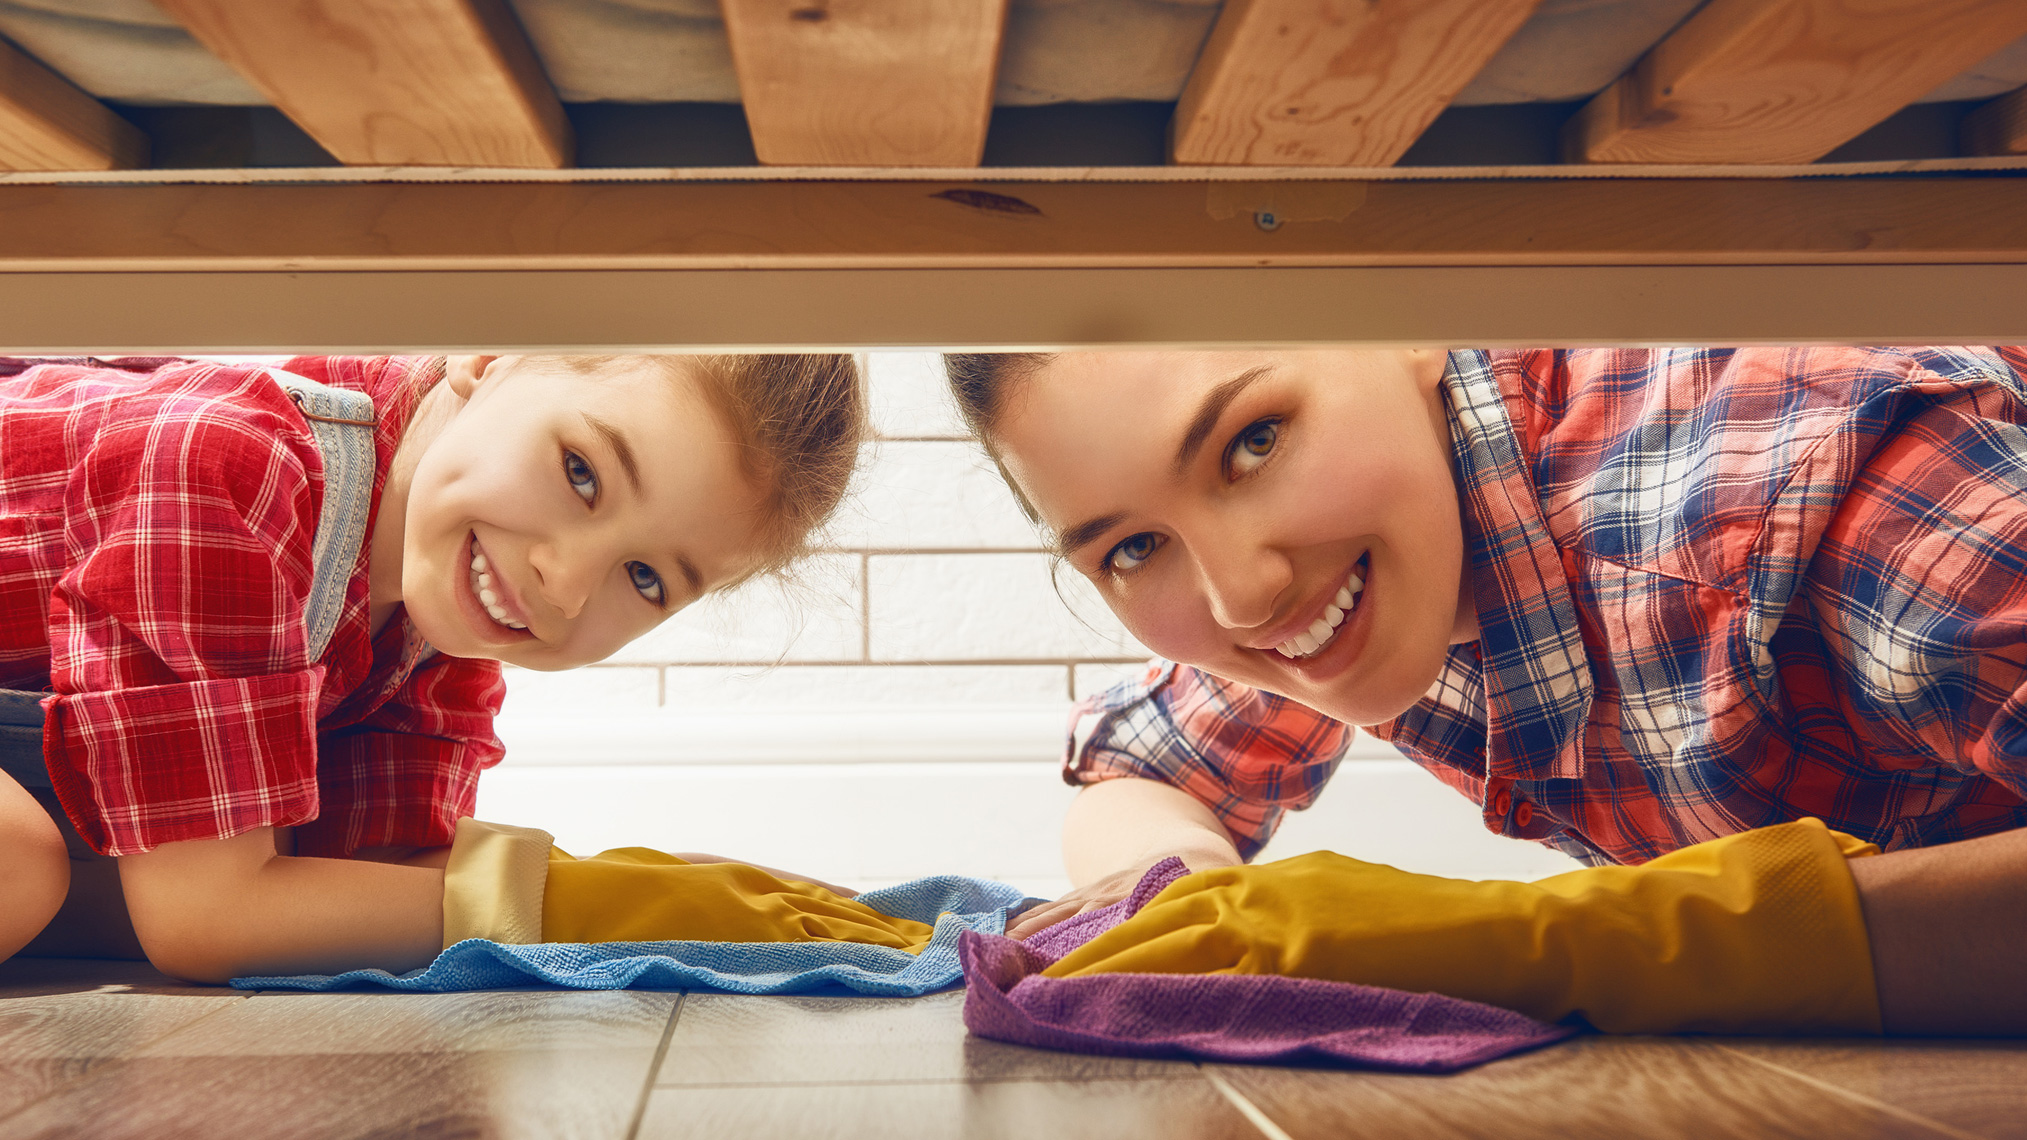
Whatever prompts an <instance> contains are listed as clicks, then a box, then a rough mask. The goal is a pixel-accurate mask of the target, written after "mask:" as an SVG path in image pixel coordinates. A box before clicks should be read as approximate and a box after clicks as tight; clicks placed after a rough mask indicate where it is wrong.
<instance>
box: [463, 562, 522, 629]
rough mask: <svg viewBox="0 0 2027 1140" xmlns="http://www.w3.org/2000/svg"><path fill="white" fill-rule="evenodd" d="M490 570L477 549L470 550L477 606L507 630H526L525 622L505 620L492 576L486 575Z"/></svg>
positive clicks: (505, 616) (503, 609) (490, 567)
mask: <svg viewBox="0 0 2027 1140" xmlns="http://www.w3.org/2000/svg"><path fill="white" fill-rule="evenodd" d="M491 569H492V566H491V564H490V563H488V562H487V561H486V556H485V555H483V554H481V553H479V551H478V548H477V547H476V546H474V547H473V548H472V593H474V594H477V595H478V598H479V604H480V605H482V606H484V607H485V610H486V616H487V617H490V618H492V619H493V620H494V621H496V622H499V623H500V624H501V625H504V626H506V627H507V628H508V629H527V628H528V625H527V623H526V622H518V621H509V620H507V610H506V607H504V606H502V605H500V595H499V592H498V591H496V590H494V589H493V576H492V574H490V573H488V571H489V570H491Z"/></svg>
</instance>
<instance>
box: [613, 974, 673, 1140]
mask: <svg viewBox="0 0 2027 1140" xmlns="http://www.w3.org/2000/svg"><path fill="white" fill-rule="evenodd" d="M689 996H690V995H688V994H681V993H679V994H677V995H676V1004H674V1005H672V1006H670V1007H669V1023H668V1024H667V1025H664V1026H662V1039H661V1040H660V1041H658V1042H656V1043H655V1055H654V1058H653V1059H652V1060H650V1061H649V1062H648V1076H647V1080H645V1081H643V1082H641V1090H640V1097H639V1099H637V1100H636V1101H634V1106H633V1119H632V1120H629V1121H627V1122H626V1131H625V1132H624V1133H622V1134H621V1135H623V1136H624V1137H625V1138H626V1140H634V1137H635V1136H636V1135H637V1134H638V1133H639V1132H640V1122H641V1121H642V1120H643V1119H645V1118H646V1116H647V1112H648V1101H649V1100H650V1099H651V1098H652V1097H653V1096H654V1095H655V1082H656V1081H657V1080H658V1079H659V1078H660V1077H661V1075H662V1063H663V1062H665V1061H667V1060H668V1056H669V1041H670V1039H671V1038H673V1037H675V1035H676V1022H677V1021H678V1020H679V1019H681V1017H682V1016H683V1002H684V1000H685V999H687V998H688V997H689Z"/></svg>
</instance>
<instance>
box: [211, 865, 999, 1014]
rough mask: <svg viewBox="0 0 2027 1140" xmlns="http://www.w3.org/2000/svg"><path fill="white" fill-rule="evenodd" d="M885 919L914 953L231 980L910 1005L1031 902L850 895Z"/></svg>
mask: <svg viewBox="0 0 2027 1140" xmlns="http://www.w3.org/2000/svg"><path fill="white" fill-rule="evenodd" d="M859 901H860V902H862V903H865V904H866V905H867V906H870V907H872V908H873V909H875V910H878V911H881V912H883V913H886V914H891V915H893V916H894V917H896V918H906V919H912V920H914V921H916V922H923V923H932V924H934V925H935V927H936V933H935V934H934V935H933V936H932V937H931V938H930V940H929V945H928V946H927V947H925V948H924V949H923V951H922V952H921V953H920V954H908V953H904V952H903V951H900V950H891V949H888V948H887V947H885V946H868V945H865V944H863V943H858V942H597V943H583V942H541V943H535V944H532V945H527V946H509V945H505V944H503V943H499V942H489V941H487V940H486V939H483V938H468V939H466V940H464V941H463V942H460V943H458V944H457V945H455V946H451V947H449V948H447V949H445V950H444V951H443V953H441V954H438V955H437V956H436V961H434V962H431V963H430V964H429V965H428V966H426V967H424V968H423V969H420V970H410V971H409V972H408V973H406V974H400V975H395V974H390V973H388V972H387V971H385V970H350V971H347V972H345V973H343V974H303V975H299V976H296V977H289V978H234V979H232V985H233V986H234V987H236V988H238V989H242V990H312V991H315V990H335V989H343V988H345V987H348V986H356V985H362V984H363V985H374V986H383V987H385V988H387V989H390V990H404V991H407V992H409V993H430V994H437V993H451V992H455V991H458V990H494V989H501V988H503V987H507V986H529V985H551V986H564V987H567V988H570V989H577V990H621V989H629V988H632V989H657V990H662V989H682V990H717V991H719V992H721V993H730V994H800V993H812V992H823V991H826V990H828V991H832V992H837V991H840V990H842V991H848V992H851V993H856V994H864V995H866V996H869V997H919V996H921V995H922V994H926V993H931V992H933V991H935V990H940V989H946V988H948V987H950V986H952V985H955V984H956V983H957V981H958V979H959V978H960V977H961V976H962V970H961V967H960V966H959V965H958V961H957V938H958V935H960V934H962V933H964V932H965V931H967V930H976V931H980V932H983V933H986V934H1000V933H1003V932H1004V931H1005V930H1006V920H1007V916H1008V915H1009V914H1011V913H1013V912H1015V911H1017V910H1019V909H1020V908H1021V907H1022V906H1023V905H1025V904H1026V903H1028V902H1030V901H1032V900H1029V899H1027V898H1026V897H1025V896H1023V895H1022V894H1021V892H1020V891H1018V890H1015V889H1014V888H1013V887H1011V886H1008V885H1007V884H1005V883H996V882H992V881H989V880H986V879H969V878H965V877H963V876H961V875H937V876H934V877H932V878H927V879H916V880H914V881H912V882H907V883H902V884H901V885H899V886H894V887H884V888H882V889H880V890H877V891H868V892H866V893H865V894H862V895H860V896H859Z"/></svg>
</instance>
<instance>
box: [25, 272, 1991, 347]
mask: <svg viewBox="0 0 2027 1140" xmlns="http://www.w3.org/2000/svg"><path fill="white" fill-rule="evenodd" d="M2021 297H2027V265H1665V264H1663V265H1644V266H1639V265H1636V266H1614V265H1605V266H1550V267H1536V266H1527V267H1520V266H1492V267H1485V266H1470V265H1461V266H1446V267H1435V268H1431V267H1414V266H1409V267H1398V266H1396V267H1377V268H1375V267H1359V268H1317V267H1312V266H1297V267H1273V268H1259V267H1247V266H1226V267H1222V268H1168V269H1108V268H1091V267H1086V268H1068V269H990V268H988V269H742V270H738V271H734V272H726V271H724V270H716V269H670V270H653V269H645V270H644V269H619V270H556V269H515V270H493V271H437V272H412V271H402V270H397V271H391V272H388V271H383V272H371V271H358V272H349V273H300V272H258V273H256V272H240V271H233V270H223V271H206V272H199V273H189V272H185V273H172V272H139V273H130V272H116V271H101V272H85V273H0V345H5V346H6V348H7V349H8V350H9V351H11V352H12V353H13V354H15V355H54V356H78V355H86V354H89V353H93V352H97V353H101V354H104V353H115V352H117V353H126V354H133V355H156V354H161V353H174V354H184V355H191V354H202V353H262V354H280V355H290V354H294V353H298V352H303V351H314V352H347V353H380V352H418V353H440V352H478V351H489V352H490V351H526V352H579V353H584V352H589V353H610V352H689V351H699V352H757V351H764V352H837V351H841V350H848V349H857V348H865V349H874V350H877V349H880V348H883V347H888V346H892V345H897V344H920V345H941V346H953V347H973V348H976V349H977V350H980V351H985V350H1003V349H1006V348H1009V347H1029V348H1034V349H1038V350H1047V349H1050V348H1063V347H1069V346H1088V347H1094V348H1096V347H1123V346H1138V347H1205V348H1209V347H1218V348H1227V347H1232V346H1236V345H1248V344H1279V345H1291V346H1292V345H1317V346H1324V345H1334V346H1345V345H1369V346H1376V347H1397V346H1400V345H1425V346H1442V347H1460V346H1468V347H1481V348H1507V347H1512V348H1529V347H1535V346H1539V345H1543V344H1555V345H1569V346H1599V347H1621V346H1624V345H1628V344H1723V345H1733V344H1797V343H1810V344H1817V343H1822V344H1861V345H1862V344H2027V306H2022V305H2021V304H2020V303H2019V298H2021Z"/></svg>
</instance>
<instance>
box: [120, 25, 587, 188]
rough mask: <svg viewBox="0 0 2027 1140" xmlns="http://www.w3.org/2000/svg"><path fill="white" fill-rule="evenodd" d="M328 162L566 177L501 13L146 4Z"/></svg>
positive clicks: (562, 146)
mask: <svg viewBox="0 0 2027 1140" xmlns="http://www.w3.org/2000/svg"><path fill="white" fill-rule="evenodd" d="M159 2H160V4H161V7H162V8H163V9H164V10H165V11H167V12H168V13H169V15H170V16H172V17H174V18H175V19H176V20H177V22H179V23H181V24H182V25H183V26H184V27H185V28H187V29H189V31H190V33H191V34H192V35H194V36H196V37H197V39H198V40H200V41H201V42H202V43H203V44H204V46H205V47H208V48H210V49H211V51H212V52H213V54H215V55H217V56H218V57H219V58H220V59H223V60H224V61H225V62H227V63H229V64H231V65H232V66H233V67H235V68H237V69H238V70H239V72H240V74H241V75H244V76H245V77H246V78H247V81H248V82H250V83H252V84H253V85H254V86H255V87H256V88H258V89H259V90H260V91H261V92H262V93H263V94H265V95H266V96H267V97H268V98H269V99H271V100H272V101H273V102H274V105H275V106H277V107H279V108H281V110H282V111H283V112H284V113H285V114H287V115H288V116H289V118H291V119H294V120H295V121H296V124H297V125H298V126H300V127H302V128H303V130H304V131H306V132H308V134H309V135H310V137H311V138H314V139H316V140H317V142H318V143H319V144H321V145H322V146H323V148H324V149H325V150H328V151H330V152H331V153H332V154H333V155H334V156H336V157H337V159H338V160H339V161H340V162H346V163H352V164H357V165H387V166H407V165H413V166H517V167H536V168H549V169H553V168H556V167H562V166H568V165H570V162H571V154H572V150H573V143H572V140H571V134H570V124H569V121H568V120H566V119H565V118H564V117H563V105H562V104H561V103H560V102H559V101H558V100H557V98H556V92H555V89H554V88H552V87H551V86H550V85H549V79H548V76H546V75H545V74H544V73H543V71H542V65H541V63H540V62H539V61H538V60H537V59H536V58H535V52H534V49H533V48H531V47H530V46H529V45H528V39H527V36H526V35H525V34H524V33H523V32H522V31H521V26H520V24H519V23H517V22H516V21H515V19H514V15H513V13H512V12H511V11H509V10H508V9H507V6H506V2H505V0H290V2H288V3H277V2H272V0H260V2H253V3H248V2H246V0H159Z"/></svg>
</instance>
